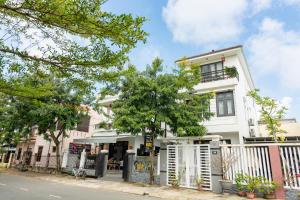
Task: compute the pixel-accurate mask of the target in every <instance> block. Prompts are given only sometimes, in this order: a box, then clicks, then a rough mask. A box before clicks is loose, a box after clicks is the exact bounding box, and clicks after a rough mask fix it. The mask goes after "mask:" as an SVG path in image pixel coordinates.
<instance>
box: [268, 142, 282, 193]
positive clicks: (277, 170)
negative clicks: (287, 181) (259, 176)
mask: <svg viewBox="0 0 300 200" xmlns="http://www.w3.org/2000/svg"><path fill="white" fill-rule="evenodd" d="M269 155H270V156H269V157H270V165H271V171H272V179H273V181H274V182H275V183H276V184H278V188H277V189H276V191H275V196H276V199H285V192H284V187H283V186H284V177H283V173H282V172H283V169H282V165H281V160H280V151H279V146H278V145H270V146H269Z"/></svg>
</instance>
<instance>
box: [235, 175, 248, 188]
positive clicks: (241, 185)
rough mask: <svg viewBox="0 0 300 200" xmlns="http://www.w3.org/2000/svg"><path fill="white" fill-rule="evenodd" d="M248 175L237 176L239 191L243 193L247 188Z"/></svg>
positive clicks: (236, 181)
mask: <svg viewBox="0 0 300 200" xmlns="http://www.w3.org/2000/svg"><path fill="white" fill-rule="evenodd" d="M245 181H246V175H244V174H243V173H237V174H236V176H235V183H236V187H237V189H238V190H239V191H243V190H245V188H246V182H245Z"/></svg>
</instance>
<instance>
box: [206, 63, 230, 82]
mask: <svg viewBox="0 0 300 200" xmlns="http://www.w3.org/2000/svg"><path fill="white" fill-rule="evenodd" d="M201 78H202V79H201V82H210V81H215V80H220V79H224V67H223V62H216V63H210V64H206V65H202V67H201Z"/></svg>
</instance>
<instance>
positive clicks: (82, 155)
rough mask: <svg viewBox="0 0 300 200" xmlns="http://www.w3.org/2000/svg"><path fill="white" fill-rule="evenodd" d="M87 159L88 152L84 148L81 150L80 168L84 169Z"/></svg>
mask: <svg viewBox="0 0 300 200" xmlns="http://www.w3.org/2000/svg"><path fill="white" fill-rule="evenodd" d="M85 159H86V152H85V149H83V151H82V152H81V156H80V164H79V169H83V168H84V164H85Z"/></svg>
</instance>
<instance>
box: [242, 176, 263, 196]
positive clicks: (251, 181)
mask: <svg viewBox="0 0 300 200" xmlns="http://www.w3.org/2000/svg"><path fill="white" fill-rule="evenodd" d="M245 181H246V189H247V192H246V195H247V198H248V199H254V198H255V190H257V189H259V186H260V185H261V178H260V177H253V176H246V178H245Z"/></svg>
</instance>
